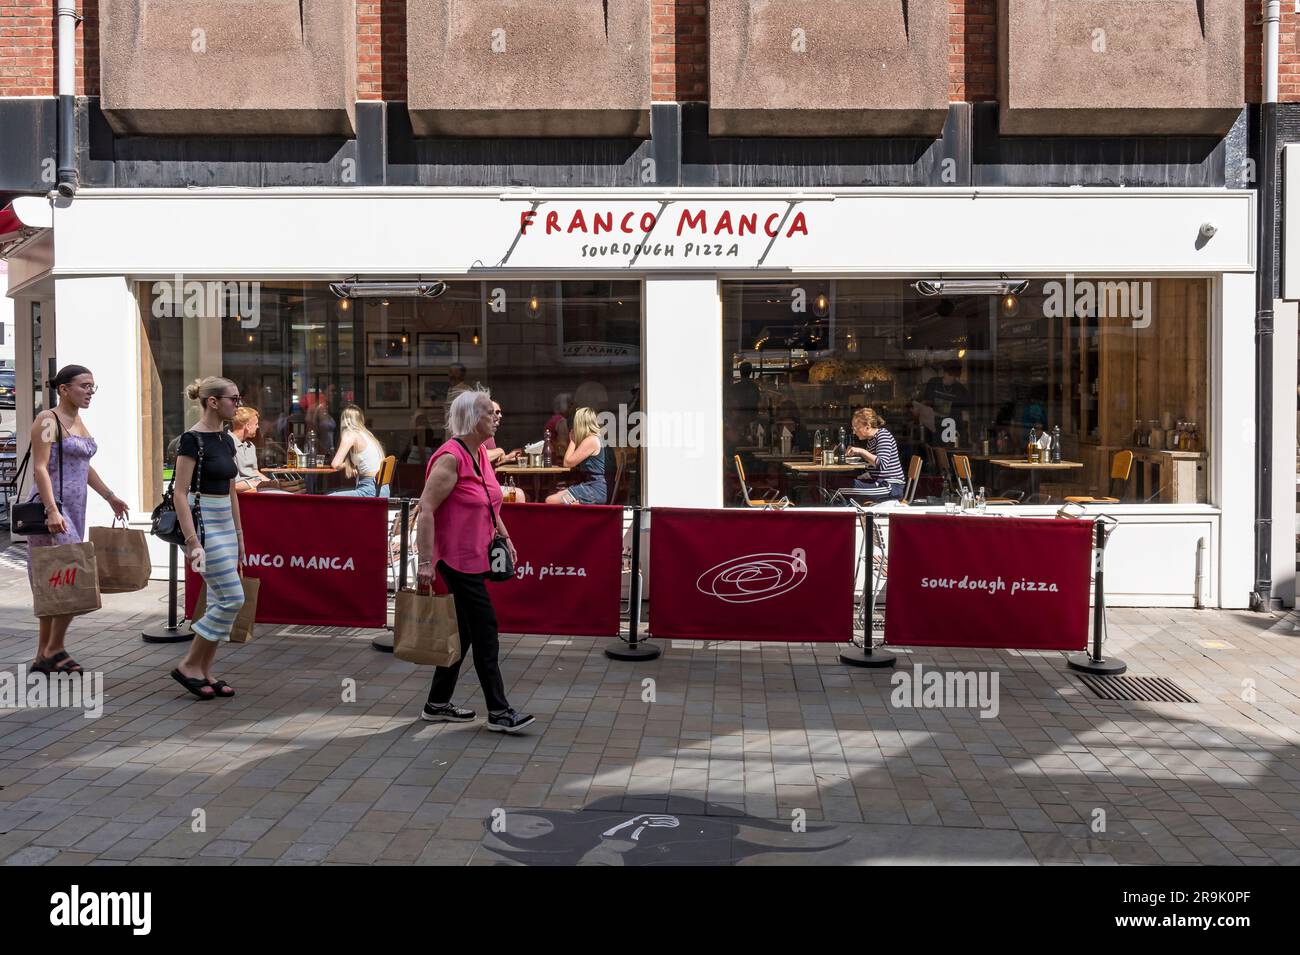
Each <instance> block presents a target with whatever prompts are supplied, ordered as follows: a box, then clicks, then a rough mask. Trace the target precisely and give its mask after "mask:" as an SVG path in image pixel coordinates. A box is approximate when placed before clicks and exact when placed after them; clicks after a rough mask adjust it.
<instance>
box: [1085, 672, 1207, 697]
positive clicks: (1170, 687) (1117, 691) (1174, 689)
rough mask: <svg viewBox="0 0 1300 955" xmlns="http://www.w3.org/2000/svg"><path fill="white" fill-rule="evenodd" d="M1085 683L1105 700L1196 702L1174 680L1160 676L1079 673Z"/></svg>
mask: <svg viewBox="0 0 1300 955" xmlns="http://www.w3.org/2000/svg"><path fill="white" fill-rule="evenodd" d="M1077 675H1078V677H1079V679H1080V680H1082V681H1083V685H1084V686H1086V687H1087V688H1088V689H1090V690H1092V692H1093V694H1094V695H1096V696H1098V697H1100V698H1101V699H1103V700H1132V701H1134V702H1139V703H1195V702H1196V700H1195V699H1194V698H1192V697H1190V696H1188V695H1187V694H1186V693H1185V692H1184V691H1183V689H1182V688H1181V687H1179V685H1178V684H1177V683H1175V682H1174V681H1173V680H1167V679H1165V678H1164V677H1162V676H1160V677H1157V676H1093V675H1092V674H1077Z"/></svg>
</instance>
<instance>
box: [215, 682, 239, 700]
mask: <svg viewBox="0 0 1300 955" xmlns="http://www.w3.org/2000/svg"><path fill="white" fill-rule="evenodd" d="M208 686H210V687H212V695H213V696H219V697H221V698H222V699H223V700H228V699H230V698H231V697H232V696H234V695H235V688H234V687H233V686H231V685H230V684H229V683H227V682H226V681H225V680H213V681H212V682H210V683H208ZM223 690H229V691H230V692H229V693H223V692H222V691H223Z"/></svg>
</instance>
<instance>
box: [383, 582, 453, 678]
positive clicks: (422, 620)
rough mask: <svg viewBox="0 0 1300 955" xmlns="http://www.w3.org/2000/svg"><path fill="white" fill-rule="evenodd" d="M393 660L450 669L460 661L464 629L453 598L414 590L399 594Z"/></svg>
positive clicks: (447, 595) (394, 619) (394, 621)
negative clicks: (459, 621)
mask: <svg viewBox="0 0 1300 955" xmlns="http://www.w3.org/2000/svg"><path fill="white" fill-rule="evenodd" d="M393 656H395V657H397V658H398V659H399V660H406V661H407V662H409V663H421V664H424V665H426V666H436V667H449V666H451V665H452V664H453V663H455V662H456V661H457V660H459V659H460V628H459V627H458V626H457V625H456V603H455V600H454V599H453V598H452V597H451V595H449V594H432V593H429V594H422V593H418V592H416V591H414V590H403V591H401V592H399V593H398V595H397V606H396V608H395V610H394V613H393Z"/></svg>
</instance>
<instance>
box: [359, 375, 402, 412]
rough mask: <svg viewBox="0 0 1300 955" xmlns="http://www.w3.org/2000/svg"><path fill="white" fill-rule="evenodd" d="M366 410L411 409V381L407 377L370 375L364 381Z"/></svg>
mask: <svg viewBox="0 0 1300 955" xmlns="http://www.w3.org/2000/svg"><path fill="white" fill-rule="evenodd" d="M366 398H367V401H366V406H367V408H409V407H411V379H410V376H408V375H370V376H369V377H368V378H367V379H366Z"/></svg>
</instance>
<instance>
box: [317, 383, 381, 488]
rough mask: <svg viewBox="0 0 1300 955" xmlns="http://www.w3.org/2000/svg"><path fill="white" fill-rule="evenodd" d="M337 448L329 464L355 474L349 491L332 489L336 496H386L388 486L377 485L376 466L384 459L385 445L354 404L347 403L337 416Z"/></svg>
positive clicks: (377, 472)
mask: <svg viewBox="0 0 1300 955" xmlns="http://www.w3.org/2000/svg"><path fill="white" fill-rule="evenodd" d="M339 430H340V436H339V449H338V450H337V451H336V452H334V460H333V461H331V462H330V467H332V468H336V469H337V468H340V467H341V468H342V469H343V473H344V474H346V475H347V476H348V477H352V476H354V475H355V476H356V479H357V486H356V487H355V488H354V489H353V490H351V491H335V492H334V496H336V497H388V488H386V487H385V488H382V489H381V488H380V487H379V468H380V467H381V466H382V465H383V462H384V446H383V445H382V444H380V443H379V439H378V438H376V437H375V436H374V435H373V434H371V433H370V429H369V428H367V427H366V417H365V415H364V414H362V412H361V409H360V408H358V407H357V406H356V405H348V406H347V407H346V408H344V409H343V414H341V415H340V416H339Z"/></svg>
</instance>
